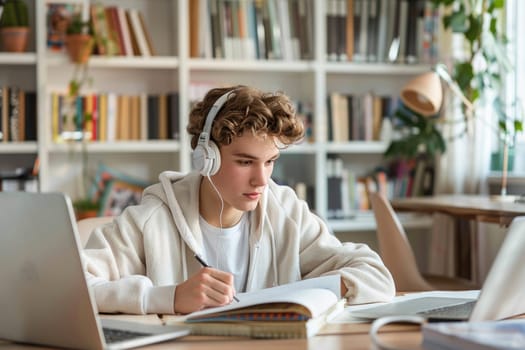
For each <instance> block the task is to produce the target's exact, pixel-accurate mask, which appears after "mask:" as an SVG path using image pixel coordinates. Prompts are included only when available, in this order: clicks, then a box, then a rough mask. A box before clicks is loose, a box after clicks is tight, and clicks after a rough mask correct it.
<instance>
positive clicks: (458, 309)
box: [417, 300, 476, 320]
mask: <svg viewBox="0 0 525 350" xmlns="http://www.w3.org/2000/svg"><path fill="white" fill-rule="evenodd" d="M474 305H476V300H472V301H469V302H466V303H463V304H458V305H450V306H444V307H440V308H436V309H431V310H426V311H421V312H418V313H417V314H418V315H421V316H423V317H425V318H442V319H446V318H450V319H465V320H467V319H468V318H469V316H470V314H471V313H472V310H473V309H474Z"/></svg>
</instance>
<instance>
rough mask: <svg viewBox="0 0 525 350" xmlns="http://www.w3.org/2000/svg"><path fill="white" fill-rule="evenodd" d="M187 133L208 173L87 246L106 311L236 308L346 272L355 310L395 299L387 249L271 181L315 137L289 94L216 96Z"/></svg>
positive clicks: (156, 191)
mask: <svg viewBox="0 0 525 350" xmlns="http://www.w3.org/2000/svg"><path fill="white" fill-rule="evenodd" d="M187 131H188V132H189V134H190V135H191V145H192V148H193V149H194V151H193V154H192V158H193V163H194V168H195V169H196V171H193V172H190V173H188V174H182V173H178V172H173V171H166V172H163V173H162V174H160V176H159V179H160V182H159V183H157V184H155V185H152V186H150V187H148V188H147V189H146V190H145V191H144V195H143V198H142V201H141V203H140V204H139V205H137V206H131V207H128V208H127V209H126V210H125V211H124V212H123V213H122V214H121V215H120V216H118V217H116V218H115V220H114V221H113V223H112V224H109V225H105V226H102V227H100V228H97V229H96V230H94V231H93V234H92V235H91V237H90V239H89V241H88V243H87V245H86V249H85V250H84V255H85V257H86V269H87V275H88V281H89V283H90V285H91V287H92V288H93V289H94V291H95V297H96V301H97V305H98V309H99V311H101V312H124V313H137V314H144V313H161V314H167V313H189V312H193V311H196V310H200V309H203V308H207V307H213V306H219V305H225V304H227V303H230V302H231V301H232V299H234V297H235V294H236V293H237V292H244V291H251V290H256V289H260V288H267V287H272V286H275V285H280V284H285V283H289V282H294V281H297V280H301V279H306V278H311V277H317V276H321V275H328V274H337V275H339V276H341V281H342V283H341V292H342V295H344V296H345V297H346V298H347V299H348V300H349V302H350V303H368V302H376V301H388V300H389V299H391V298H392V297H393V295H394V293H395V287H394V282H393V280H392V277H391V275H390V273H389V272H388V270H387V269H386V267H385V266H384V265H383V263H382V261H381V259H380V258H379V256H378V255H377V254H376V253H375V252H373V251H372V250H371V249H370V248H368V246H366V245H364V244H354V243H344V244H343V243H341V242H340V241H339V240H337V238H336V237H334V236H333V235H332V234H331V233H330V232H329V230H328V228H327V227H326V224H325V223H324V222H323V220H321V219H320V218H319V217H318V216H316V215H315V214H313V213H312V212H310V210H309V208H308V206H307V204H306V203H305V202H304V201H302V200H299V199H298V198H297V196H296V195H295V193H294V191H293V190H292V189H290V188H289V187H286V186H280V185H277V184H276V183H275V182H273V181H272V180H271V179H270V176H271V175H272V171H273V167H274V163H275V161H276V160H277V158H278V157H279V151H280V149H281V148H282V147H285V146H287V145H290V144H293V143H296V142H298V141H300V140H301V139H302V137H303V135H304V128H303V125H302V122H301V121H300V120H299V119H298V118H297V117H296V115H295V111H294V108H293V106H292V104H291V102H290V100H289V98H288V97H287V96H285V95H283V94H281V93H264V92H261V91H259V90H257V89H254V88H251V87H246V86H235V87H230V88H217V89H212V90H210V91H209V92H208V93H207V94H206V96H205V97H204V99H203V100H202V101H201V102H199V103H197V104H196V105H195V107H194V108H193V109H192V111H191V113H190V117H189V125H188V127H187ZM196 256H197V257H198V258H199V259H197V258H196ZM207 264H209V266H213V267H203V265H207Z"/></svg>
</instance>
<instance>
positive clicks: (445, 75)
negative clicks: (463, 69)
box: [432, 63, 474, 112]
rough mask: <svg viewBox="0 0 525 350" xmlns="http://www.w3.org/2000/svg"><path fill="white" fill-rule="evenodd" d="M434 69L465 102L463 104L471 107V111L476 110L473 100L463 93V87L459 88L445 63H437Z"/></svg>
mask: <svg viewBox="0 0 525 350" xmlns="http://www.w3.org/2000/svg"><path fill="white" fill-rule="evenodd" d="M432 70H433V71H434V72H436V74H437V75H438V76H439V77H440V78H441V79H442V80H443V81H444V82H445V83H447V85H448V86H449V87H450V89H451V90H452V92H453V93H454V94H455V95H456V96H458V97H459V98H460V100H461V102H463V104H464V105H465V106H467V108H468V109H469V111H470V112H473V111H474V105H473V104H472V102H470V101H469V100H468V99H467V97H466V96H465V94H463V91H461V89H460V88H459V86H458V84H457V83H456V82H455V81H454V80H453V79H452V77H451V76H450V74H449V73H448V70H447V68H446V66H445V65H444V64H443V63H438V64H436V65H435V66H434V67H433V68H432Z"/></svg>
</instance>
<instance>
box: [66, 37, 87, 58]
mask: <svg viewBox="0 0 525 350" xmlns="http://www.w3.org/2000/svg"><path fill="white" fill-rule="evenodd" d="M93 43H94V40H93V37H92V36H91V35H89V34H69V35H67V36H66V50H67V53H68V55H69V59H70V60H71V61H72V62H74V63H78V64H84V63H86V62H87V61H88V59H89V56H90V55H91V52H92V51H93Z"/></svg>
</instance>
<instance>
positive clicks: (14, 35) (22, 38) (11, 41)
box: [0, 27, 29, 52]
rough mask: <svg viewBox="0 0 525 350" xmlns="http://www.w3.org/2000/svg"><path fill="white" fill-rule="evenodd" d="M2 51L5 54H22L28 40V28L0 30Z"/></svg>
mask: <svg viewBox="0 0 525 350" xmlns="http://www.w3.org/2000/svg"><path fill="white" fill-rule="evenodd" d="M0 35H1V40H2V49H3V50H4V51H7V52H24V51H25V50H26V48H27V41H28V38H29V28H28V27H8V28H2V29H0Z"/></svg>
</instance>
